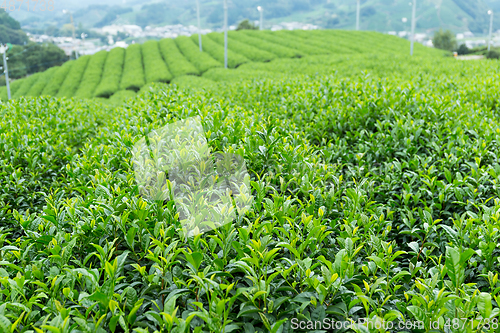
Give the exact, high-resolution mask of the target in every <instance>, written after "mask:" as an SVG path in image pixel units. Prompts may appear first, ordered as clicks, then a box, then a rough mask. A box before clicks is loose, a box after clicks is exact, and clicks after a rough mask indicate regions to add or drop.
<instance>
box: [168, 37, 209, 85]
mask: <svg viewBox="0 0 500 333" xmlns="http://www.w3.org/2000/svg"><path fill="white" fill-rule="evenodd" d="M158 45H159V47H160V51H161V54H162V56H163V59H164V60H165V63H166V64H167V66H168V68H169V70H170V72H171V73H172V75H173V76H174V77H179V76H184V75H200V71H199V70H198V69H196V67H194V66H193V64H192V63H190V62H189V61H188V60H187V59H186V58H185V57H184V56H183V55H182V53H181V51H180V50H179V48H178V47H177V44H176V43H175V40H173V39H171V38H165V39H162V40H161V41H160V42H159V43H158Z"/></svg>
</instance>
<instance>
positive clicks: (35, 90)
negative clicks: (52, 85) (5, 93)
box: [2, 67, 59, 99]
mask: <svg viewBox="0 0 500 333" xmlns="http://www.w3.org/2000/svg"><path fill="white" fill-rule="evenodd" d="M58 69H59V67H51V68H49V69H48V70H46V71H45V72H43V73H41V75H40V76H39V77H38V80H37V81H36V82H35V83H34V84H33V85H32V86H31V88H30V90H29V91H28V93H27V94H26V96H40V95H41V94H42V91H43V89H45V87H46V86H47V84H48V83H49V82H50V80H51V79H52V75H54V73H55V72H56V71H57V70H58ZM2 99H3V97H2Z"/></svg>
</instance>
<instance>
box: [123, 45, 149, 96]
mask: <svg viewBox="0 0 500 333" xmlns="http://www.w3.org/2000/svg"><path fill="white" fill-rule="evenodd" d="M145 84H146V81H145V78H144V64H143V56H142V47H141V45H140V44H132V45H130V46H129V47H127V49H126V51H125V63H124V64H123V74H122V79H121V82H120V89H121V90H128V89H130V90H134V91H138V90H139V89H141V87H142V86H144V85H145Z"/></svg>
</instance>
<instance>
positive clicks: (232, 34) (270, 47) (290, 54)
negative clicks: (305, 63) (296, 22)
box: [228, 31, 302, 58]
mask: <svg viewBox="0 0 500 333" xmlns="http://www.w3.org/2000/svg"><path fill="white" fill-rule="evenodd" d="M228 37H229V39H230V40H236V41H238V42H241V43H244V44H247V45H250V46H253V47H256V48H258V49H260V50H263V51H267V52H270V53H273V54H275V55H277V56H278V57H279V58H295V57H301V56H302V53H300V52H297V50H294V49H291V48H289V47H286V46H282V45H279V44H275V43H272V42H268V41H266V40H263V39H261V38H254V37H251V36H248V35H246V34H244V33H243V32H239V31H229V32H228Z"/></svg>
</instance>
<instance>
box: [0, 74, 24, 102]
mask: <svg viewBox="0 0 500 333" xmlns="http://www.w3.org/2000/svg"><path fill="white" fill-rule="evenodd" d="M23 84H24V80H22V79H21V80H15V81H13V82H11V83H10V94H11V97H14V95H15V94H16V92H17V90H18V89H19V88H21V86H22V85H23ZM8 97H9V95H8V93H7V87H2V88H0V99H1V100H2V101H6V100H7V99H8Z"/></svg>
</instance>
